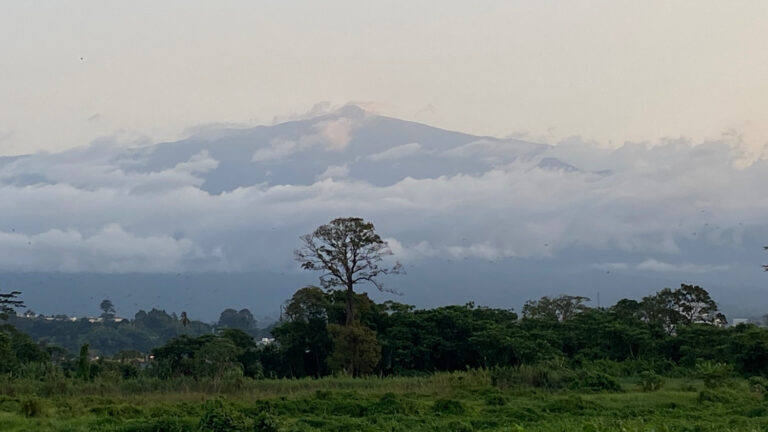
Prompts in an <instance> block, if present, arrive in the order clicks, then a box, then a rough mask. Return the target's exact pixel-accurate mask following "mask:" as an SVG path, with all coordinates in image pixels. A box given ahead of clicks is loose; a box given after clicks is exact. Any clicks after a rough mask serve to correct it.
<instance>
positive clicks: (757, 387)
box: [749, 376, 768, 394]
mask: <svg viewBox="0 0 768 432" xmlns="http://www.w3.org/2000/svg"><path fill="white" fill-rule="evenodd" d="M749 389H750V390H751V391H753V392H755V393H762V394H766V393H768V379H765V377H761V376H753V377H750V378H749Z"/></svg>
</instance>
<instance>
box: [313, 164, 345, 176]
mask: <svg viewBox="0 0 768 432" xmlns="http://www.w3.org/2000/svg"><path fill="white" fill-rule="evenodd" d="M347 176H349V167H348V166H347V164H344V165H331V166H329V167H328V168H327V169H326V170H325V171H324V172H323V173H322V174H320V175H318V176H317V180H328V179H343V178H345V177H347Z"/></svg>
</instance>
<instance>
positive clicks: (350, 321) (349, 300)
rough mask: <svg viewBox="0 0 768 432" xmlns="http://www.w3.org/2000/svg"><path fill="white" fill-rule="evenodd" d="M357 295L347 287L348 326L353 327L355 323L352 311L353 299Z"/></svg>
mask: <svg viewBox="0 0 768 432" xmlns="http://www.w3.org/2000/svg"><path fill="white" fill-rule="evenodd" d="M354 295H355V291H354V290H353V289H352V287H351V286H347V324H346V325H347V326H351V325H352V324H353V323H354V321H355V314H354V310H353V309H352V298H353V296H354Z"/></svg>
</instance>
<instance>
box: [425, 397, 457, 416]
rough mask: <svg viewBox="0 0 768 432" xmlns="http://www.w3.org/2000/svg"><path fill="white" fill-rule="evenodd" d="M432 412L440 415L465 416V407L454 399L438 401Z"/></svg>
mask: <svg viewBox="0 0 768 432" xmlns="http://www.w3.org/2000/svg"><path fill="white" fill-rule="evenodd" d="M432 410H434V411H435V412H436V413H440V414H448V415H462V414H464V405H462V404H461V402H459V401H455V400H453V399H438V400H436V401H435V404H434V405H433V406H432Z"/></svg>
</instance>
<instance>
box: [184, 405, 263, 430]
mask: <svg viewBox="0 0 768 432" xmlns="http://www.w3.org/2000/svg"><path fill="white" fill-rule="evenodd" d="M203 409H204V412H203V417H202V418H201V419H200V423H199V428H200V431H203V432H241V431H242V432H245V431H249V432H250V431H259V432H277V423H276V421H275V420H274V419H273V418H272V417H271V416H270V415H268V414H267V413H264V412H262V413H260V414H259V415H258V416H257V417H256V418H255V419H254V418H250V417H248V416H246V415H245V414H243V413H242V412H240V411H239V410H237V409H235V407H233V406H232V405H230V404H228V403H226V402H224V401H223V400H221V399H215V400H210V401H208V402H206V403H205V405H204V406H203Z"/></svg>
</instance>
